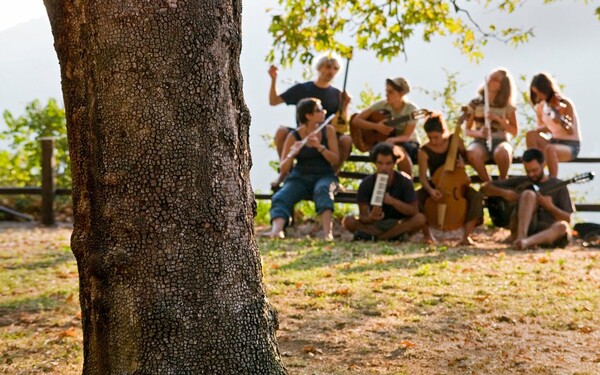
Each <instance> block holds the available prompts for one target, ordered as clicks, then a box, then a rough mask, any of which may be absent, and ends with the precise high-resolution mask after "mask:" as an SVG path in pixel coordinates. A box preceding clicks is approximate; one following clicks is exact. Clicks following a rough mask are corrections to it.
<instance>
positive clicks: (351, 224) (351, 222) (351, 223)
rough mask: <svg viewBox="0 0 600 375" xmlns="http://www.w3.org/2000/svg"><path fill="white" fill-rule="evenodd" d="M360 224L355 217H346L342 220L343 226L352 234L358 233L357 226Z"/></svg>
mask: <svg viewBox="0 0 600 375" xmlns="http://www.w3.org/2000/svg"><path fill="white" fill-rule="evenodd" d="M357 224H358V220H357V219H356V217H354V216H345V217H344V218H343V219H342V226H343V227H344V228H346V230H349V231H350V232H355V231H356V225H357Z"/></svg>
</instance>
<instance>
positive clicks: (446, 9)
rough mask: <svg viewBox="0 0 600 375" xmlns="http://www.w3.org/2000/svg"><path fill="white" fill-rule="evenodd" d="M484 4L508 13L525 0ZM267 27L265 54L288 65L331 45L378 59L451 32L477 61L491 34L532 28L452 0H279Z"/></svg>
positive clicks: (508, 35)
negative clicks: (483, 16)
mask: <svg viewBox="0 0 600 375" xmlns="http://www.w3.org/2000/svg"><path fill="white" fill-rule="evenodd" d="M478 3H480V4H483V7H484V8H485V9H488V10H490V11H492V12H493V11H500V12H504V13H512V12H513V11H514V10H515V8H517V7H518V6H520V5H523V4H524V3H525V1H524V0H499V1H493V0H479V1H478ZM279 5H280V7H279V8H278V9H270V10H269V12H270V13H271V14H272V20H271V25H270V27H269V32H270V33H271V35H272V37H273V40H274V43H273V49H272V50H271V51H270V52H269V54H268V56H267V60H268V61H270V62H273V61H275V60H278V61H279V62H280V63H281V64H282V65H291V63H292V62H293V61H295V60H299V61H300V62H301V63H302V64H308V63H310V62H311V61H312V59H313V57H314V55H313V51H317V52H322V51H335V52H338V53H339V54H341V55H342V56H344V57H350V56H351V54H352V49H353V46H355V47H357V48H359V49H361V50H370V51H373V52H375V55H376V56H377V58H379V59H380V60H383V59H387V60H391V59H392V58H394V57H396V56H398V55H400V54H406V41H407V40H409V39H410V38H414V37H415V34H416V33H420V34H421V38H422V39H423V40H424V41H426V42H429V41H431V40H432V39H433V37H435V36H450V37H452V38H453V43H454V45H455V46H456V47H457V48H458V49H459V50H460V51H461V52H462V53H464V54H465V55H467V56H468V57H469V58H470V59H472V60H475V61H479V60H480V59H481V58H482V57H483V54H482V52H481V47H482V46H484V45H485V44H486V43H487V42H488V40H489V39H491V38H494V39H499V40H501V41H503V42H505V43H510V44H514V45H518V44H521V43H523V42H526V41H527V40H528V39H529V38H530V37H531V36H532V35H533V33H532V30H531V29H529V30H523V29H520V28H515V27H506V28H504V29H499V28H497V27H496V25H494V24H490V25H488V26H487V28H486V29H484V28H483V27H482V26H480V25H479V24H478V23H477V22H476V21H475V20H473V18H472V17H471V15H470V13H469V12H468V11H467V10H466V9H464V8H461V6H459V4H458V3H457V1H456V0H430V1H422V0H389V1H386V2H383V3H381V2H375V1H373V0H301V1H300V0H297V1H292V0H279Z"/></svg>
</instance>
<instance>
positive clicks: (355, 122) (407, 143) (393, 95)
mask: <svg viewBox="0 0 600 375" xmlns="http://www.w3.org/2000/svg"><path fill="white" fill-rule="evenodd" d="M409 92H410V86H409V85H408V82H407V81H406V79H404V78H402V77H398V78H388V79H386V81H385V96H386V99H385V100H380V101H378V102H376V103H374V104H373V105H371V106H370V107H369V108H367V109H365V110H364V111H362V112H361V113H359V114H358V115H356V116H353V117H352V120H351V122H350V125H351V127H356V128H359V129H365V130H375V131H377V132H379V133H381V134H383V135H384V136H386V139H385V141H386V142H387V143H389V144H390V145H393V146H394V152H395V153H396V154H397V155H398V156H399V158H398V169H400V170H401V171H403V172H405V173H407V174H408V175H409V176H411V177H412V173H413V171H412V167H413V164H414V163H416V162H417V152H418V151H419V139H418V137H417V133H416V132H415V128H416V126H417V120H416V119H414V118H412V117H410V116H408V117H409V120H408V121H407V122H403V123H398V124H396V125H395V126H394V127H390V126H388V125H386V124H385V121H383V120H382V121H380V122H372V121H370V120H369V118H370V117H371V115H372V114H373V113H375V112H377V111H380V110H385V111H387V112H389V113H390V114H391V115H392V116H393V117H402V116H407V115H410V114H411V113H413V112H416V111H417V106H416V105H415V104H414V103H413V102H411V101H410V100H408V99H407V98H406V97H405V96H406V95H407V94H408V93H409ZM357 148H358V147H357Z"/></svg>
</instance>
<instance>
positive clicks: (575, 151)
mask: <svg viewBox="0 0 600 375" xmlns="http://www.w3.org/2000/svg"><path fill="white" fill-rule="evenodd" d="M550 143H551V144H553V145H563V146H567V147H569V148H570V149H571V160H573V159H575V158H577V155H579V149H580V148H581V142H579V141H572V140H566V139H556V138H551V139H550Z"/></svg>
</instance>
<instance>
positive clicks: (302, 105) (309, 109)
mask: <svg viewBox="0 0 600 375" xmlns="http://www.w3.org/2000/svg"><path fill="white" fill-rule="evenodd" d="M320 104H321V101H320V100H319V99H317V98H304V99H302V100H300V101H299V102H298V104H297V105H296V121H297V122H298V123H299V124H304V123H306V121H308V119H307V118H306V115H308V114H309V113H313V112H314V111H315V108H316V107H317V106H318V105H320Z"/></svg>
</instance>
